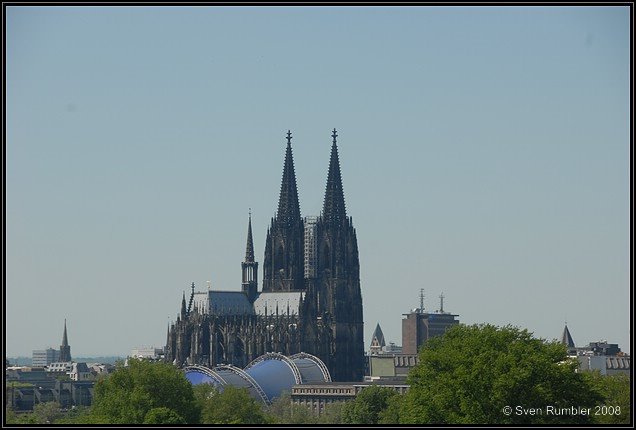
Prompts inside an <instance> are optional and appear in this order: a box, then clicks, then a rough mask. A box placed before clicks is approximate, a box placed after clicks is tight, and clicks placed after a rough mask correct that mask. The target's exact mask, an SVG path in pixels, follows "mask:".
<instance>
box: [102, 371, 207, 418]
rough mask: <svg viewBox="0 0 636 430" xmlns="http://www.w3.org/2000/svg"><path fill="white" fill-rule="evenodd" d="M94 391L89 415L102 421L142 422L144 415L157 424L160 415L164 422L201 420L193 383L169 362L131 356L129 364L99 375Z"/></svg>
mask: <svg viewBox="0 0 636 430" xmlns="http://www.w3.org/2000/svg"><path fill="white" fill-rule="evenodd" d="M94 392H95V396H94V399H93V406H92V413H91V415H92V418H93V419H94V420H96V421H98V422H101V423H104V424H142V423H144V422H145V421H146V419H149V420H154V421H153V424H160V423H159V422H156V420H158V419H160V418H161V417H163V418H165V419H167V420H168V422H167V424H173V423H175V422H178V423H189V424H196V423H199V421H200V409H199V407H198V404H197V403H196V402H195V399H194V392H193V390H192V385H191V384H190V382H189V381H188V380H187V379H186V377H185V375H184V374H183V372H182V371H181V370H179V369H177V368H176V367H174V366H173V365H171V364H168V363H161V362H150V361H145V360H136V359H130V360H129V361H128V366H126V367H122V366H120V367H117V369H116V370H115V371H114V372H113V373H112V374H110V375H108V376H106V377H105V378H103V379H99V380H98V381H97V382H96V383H95V388H94ZM166 409H168V410H170V411H171V412H168V411H166ZM151 411H153V412H152V413H151V415H150V417H148V418H147V417H146V416H147V415H148V414H149V413H150V412H151Z"/></svg>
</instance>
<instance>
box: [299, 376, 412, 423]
mask: <svg viewBox="0 0 636 430" xmlns="http://www.w3.org/2000/svg"><path fill="white" fill-rule="evenodd" d="M371 385H379V386H382V387H388V388H392V389H393V390H395V391H397V392H398V393H399V394H404V393H406V392H407V391H408V389H409V386H408V385H407V384H405V383H403V382H396V381H387V380H377V381H365V382H321V383H315V384H304V385H294V386H293V387H292V390H291V401H292V404H296V405H303V406H306V407H307V408H309V410H310V411H311V412H312V413H314V414H316V415H320V414H322V413H323V412H324V410H325V406H327V405H328V404H330V403H335V402H344V401H348V400H353V399H355V397H356V396H357V395H358V394H359V393H360V392H361V391H362V390H364V389H365V388H367V387H369V386H371Z"/></svg>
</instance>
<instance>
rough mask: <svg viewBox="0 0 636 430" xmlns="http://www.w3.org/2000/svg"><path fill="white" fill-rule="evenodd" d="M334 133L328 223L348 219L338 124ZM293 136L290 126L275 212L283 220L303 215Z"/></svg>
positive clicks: (326, 205)
mask: <svg viewBox="0 0 636 430" xmlns="http://www.w3.org/2000/svg"><path fill="white" fill-rule="evenodd" d="M331 137H332V139H333V143H332V145H331V158H330V160H329V174H328V176H327V187H326V190H325V200H324V204H323V210H322V218H323V220H324V221H326V222H329V223H339V222H342V220H344V219H346V217H347V211H346V208H345V201H344V192H343V189H342V176H341V174H340V160H339V157H338V146H337V144H336V138H337V137H338V134H337V132H336V129H335V128H334V129H333V133H332V135H331ZM291 139H292V136H291V131H290V130H287V150H286V152H285V165H284V167H283V180H282V182H281V186H280V197H279V199H278V212H277V214H276V220H277V221H278V222H280V223H284V224H291V223H292V222H293V221H294V220H297V219H300V205H299V204H298V188H297V186H296V173H295V171H294V157H293V155H292V148H291ZM250 229H251V223H250ZM250 231H251V230H250ZM248 236H250V237H251V233H249V234H248ZM249 242H250V239H249V237H248V247H249ZM246 261H247V260H246Z"/></svg>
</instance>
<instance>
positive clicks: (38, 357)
mask: <svg viewBox="0 0 636 430" xmlns="http://www.w3.org/2000/svg"><path fill="white" fill-rule="evenodd" d="M31 358H32V359H31V365H32V366H33V367H45V366H48V365H49V364H51V363H55V362H56V361H59V359H60V351H58V350H57V349H53V348H47V349H36V350H33V355H32V356H31Z"/></svg>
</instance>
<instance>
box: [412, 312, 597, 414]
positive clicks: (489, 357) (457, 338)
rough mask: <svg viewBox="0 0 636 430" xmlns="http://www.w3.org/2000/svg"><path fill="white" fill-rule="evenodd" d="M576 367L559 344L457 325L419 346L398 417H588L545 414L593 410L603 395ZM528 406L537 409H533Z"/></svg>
mask: <svg viewBox="0 0 636 430" xmlns="http://www.w3.org/2000/svg"><path fill="white" fill-rule="evenodd" d="M577 367H578V362H577V361H576V360H571V359H569V358H568V356H567V352H566V349H565V346H564V345H561V344H559V343H557V342H546V341H544V340H542V339H536V338H534V337H533V336H532V334H531V333H529V332H528V331H527V330H520V329H518V328H516V327H512V326H506V327H502V328H499V327H495V326H492V325H489V324H486V325H472V326H465V325H463V324H460V325H457V326H455V327H452V328H451V329H449V330H448V331H446V333H445V334H444V335H443V336H440V337H435V338H432V339H430V340H429V341H428V342H427V343H426V345H425V346H424V347H423V348H422V350H421V351H420V363H419V364H418V365H417V366H416V367H414V368H413V369H412V370H411V372H410V373H409V376H408V383H409V384H410V389H409V391H408V393H407V394H406V395H405V398H404V402H402V407H401V409H400V422H401V423H416V424H542V423H546V424H560V423H567V424H584V423H589V422H591V417H589V416H585V415H580V414H579V415H568V416H564V415H555V414H550V413H546V411H547V409H546V408H547V407H548V406H552V407H555V408H568V407H572V406H580V407H590V408H591V407H593V406H594V405H597V404H599V402H600V401H602V396H601V395H600V394H599V393H598V392H597V391H596V390H594V389H593V387H592V385H591V384H590V383H589V381H588V380H587V379H586V378H584V377H583V376H582V375H581V374H580V373H576V369H577ZM518 408H522V409H518ZM530 408H536V409H535V411H539V412H538V413H535V414H534V415H533V414H532V413H531V412H530ZM524 412H526V413H524Z"/></svg>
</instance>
